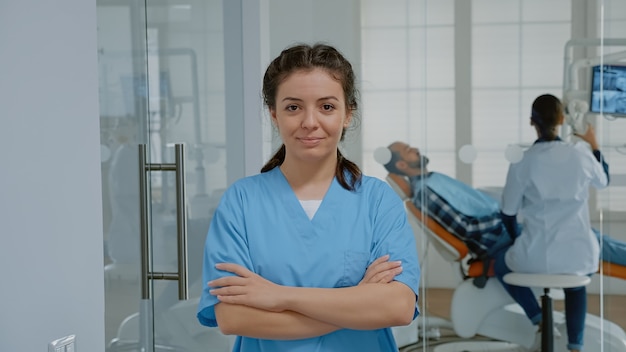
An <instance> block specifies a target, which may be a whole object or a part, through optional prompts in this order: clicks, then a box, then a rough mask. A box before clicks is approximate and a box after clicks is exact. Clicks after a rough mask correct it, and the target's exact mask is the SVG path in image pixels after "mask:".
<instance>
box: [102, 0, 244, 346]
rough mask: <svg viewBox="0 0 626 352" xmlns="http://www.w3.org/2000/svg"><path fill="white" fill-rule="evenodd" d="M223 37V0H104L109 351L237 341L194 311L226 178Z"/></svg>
mask: <svg viewBox="0 0 626 352" xmlns="http://www.w3.org/2000/svg"><path fill="white" fill-rule="evenodd" d="M223 38H224V33H223V10H222V1H221V0H183V1H181V0H141V1H139V0H98V57H99V78H100V123H101V145H102V177H103V189H102V191H103V199H104V201H103V212H104V243H105V251H106V253H105V263H104V270H105V290H106V292H105V300H106V302H105V316H106V323H105V329H106V332H105V336H106V344H107V347H106V348H107V351H216V352H217V351H219V352H221V351H230V350H231V346H232V339H231V338H229V337H226V336H224V335H222V334H221V333H220V332H219V331H218V330H217V329H209V328H206V327H203V326H200V325H199V324H198V322H197V320H196V317H195V316H196V314H195V311H196V306H197V304H198V298H199V294H200V292H201V287H202V285H203V283H202V282H201V271H202V270H201V268H202V256H203V248H204V240H205V237H206V234H207V230H208V226H209V222H210V220H211V215H212V213H213V210H214V209H215V207H216V205H217V202H218V201H219V198H220V196H221V194H222V192H223V190H224V189H225V188H226V185H227V176H226V137H225V136H226V135H227V134H226V131H225V129H226V122H225V120H226V119H225V89H224V86H225V85H224V81H225V79H224V74H223V72H224V49H223V48H224V44H223V41H224V39H223ZM231 143H234V141H231ZM232 176H233V175H231V177H232ZM239 176H241V175H239ZM142 200H143V203H142ZM140 205H141V206H140ZM144 234H145V236H144Z"/></svg>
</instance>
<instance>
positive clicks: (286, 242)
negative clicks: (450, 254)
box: [198, 167, 420, 352]
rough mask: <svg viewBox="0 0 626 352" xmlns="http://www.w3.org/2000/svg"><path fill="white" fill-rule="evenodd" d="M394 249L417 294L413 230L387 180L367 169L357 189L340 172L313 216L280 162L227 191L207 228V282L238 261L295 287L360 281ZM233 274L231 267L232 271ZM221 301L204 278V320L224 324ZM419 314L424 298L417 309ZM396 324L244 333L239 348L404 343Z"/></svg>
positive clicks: (360, 347) (373, 347) (387, 347)
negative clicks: (292, 335)
mask: <svg viewBox="0 0 626 352" xmlns="http://www.w3.org/2000/svg"><path fill="white" fill-rule="evenodd" d="M385 254H390V260H401V261H402V267H403V271H402V273H401V274H399V275H398V276H396V277H395V280H397V281H400V282H403V283H404V284H406V285H407V286H409V287H410V288H411V289H412V290H413V292H414V293H415V295H416V298H417V294H418V284H419V279H420V269H419V263H418V258H417V250H416V244H415V238H414V236H413V231H412V229H411V227H410V225H409V223H408V221H407V216H406V212H405V209H404V205H403V203H402V201H401V199H400V198H399V197H398V196H397V195H396V194H395V192H394V191H393V190H392V189H391V188H390V187H389V186H388V185H387V184H386V183H385V182H383V181H381V180H379V179H376V178H373V177H367V176H363V178H362V181H361V184H360V185H359V186H358V187H357V191H355V192H352V191H349V190H346V189H344V188H343V187H342V186H341V185H340V184H339V183H338V182H337V180H336V179H335V180H334V181H333V182H332V184H331V186H330V188H329V190H328V192H327V194H326V195H325V197H324V199H323V201H322V204H321V205H320V207H319V209H318V210H317V213H316V214H315V216H314V217H313V219H311V220H310V219H309V218H308V216H307V215H306V213H305V211H304V209H303V208H302V206H301V205H300V203H299V201H298V199H297V197H296V195H295V193H294V192H293V190H292V189H291V187H290V186H289V183H288V182H287V180H286V179H285V177H284V175H283V174H282V172H281V171H280V169H279V168H278V167H277V168H274V169H273V170H271V171H268V172H265V173H261V174H258V175H254V176H250V177H246V178H243V179H241V180H239V181H237V182H235V183H234V184H233V185H232V186H231V187H230V188H229V189H228V190H227V191H226V192H225V193H224V195H223V197H222V199H221V201H220V204H219V205H218V208H217V210H216V211H215V214H214V216H213V219H212V221H211V226H210V228H209V233H208V235H207V240H206V245H205V251H204V263H203V282H205V283H206V282H208V281H210V280H214V279H217V278H218V277H221V276H224V275H227V274H229V273H224V272H220V271H218V270H216V269H215V264H216V263H220V262H228V263H237V264H240V265H243V266H244V267H246V268H248V269H249V270H251V271H253V272H255V273H257V274H259V275H260V276H262V277H264V278H265V279H268V280H270V281H272V282H274V283H277V284H280V285H285V286H296V287H321V288H338V287H349V286H355V285H357V284H358V283H359V281H360V280H361V279H362V278H363V276H364V274H365V271H366V269H367V266H368V265H369V264H370V263H372V262H373V261H374V260H376V259H377V258H379V257H381V256H383V255H385ZM231 275H232V274H231ZM217 303H218V300H217V298H216V297H215V296H212V295H211V294H209V288H208V287H207V286H206V285H205V287H204V288H203V291H202V295H201V298H200V304H199V306H198V320H199V321H200V323H201V324H203V325H206V326H212V327H213V326H217V321H216V319H215V311H214V306H215V304H217ZM417 314H418V310H417V299H416V307H415V313H414V317H416V316H417ZM397 350H398V348H397V346H396V343H395V340H394V338H393V335H392V333H391V329H390V328H385V329H379V330H349V329H343V330H338V331H335V332H333V333H330V334H327V335H323V336H320V337H316V338H309V339H302V340H291V341H282V340H281V341H277V340H263V339H255V338H248V337H237V340H236V343H235V347H234V349H233V351H272V352H279V351H307V352H308V351H372V352H375V351H397Z"/></svg>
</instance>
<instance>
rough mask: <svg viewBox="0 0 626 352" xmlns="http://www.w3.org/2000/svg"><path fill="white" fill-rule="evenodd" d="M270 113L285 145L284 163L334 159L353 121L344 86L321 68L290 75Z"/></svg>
mask: <svg viewBox="0 0 626 352" xmlns="http://www.w3.org/2000/svg"><path fill="white" fill-rule="evenodd" d="M270 114H271V117H272V122H273V123H274V124H275V125H276V127H277V128H278V131H279V132H280V136H281V138H282V140H283V143H284V144H285V148H286V156H285V162H293V161H296V162H301V161H305V162H322V161H325V160H328V159H329V158H335V157H336V155H337V147H338V145H339V141H340V139H341V135H342V132H343V130H344V128H346V127H348V125H349V124H350V120H351V118H352V113H351V112H349V111H348V109H347V108H346V101H345V97H344V93H343V89H342V86H341V83H340V82H339V81H337V80H335V79H334V78H333V77H332V76H331V75H330V74H328V73H327V72H326V71H324V70H322V69H318V68H315V69H313V70H310V71H309V70H306V71H305V70H301V71H296V72H294V73H292V74H290V75H289V76H287V78H286V79H285V80H284V81H283V82H282V83H280V85H279V86H278V90H277V93H276V107H275V109H270Z"/></svg>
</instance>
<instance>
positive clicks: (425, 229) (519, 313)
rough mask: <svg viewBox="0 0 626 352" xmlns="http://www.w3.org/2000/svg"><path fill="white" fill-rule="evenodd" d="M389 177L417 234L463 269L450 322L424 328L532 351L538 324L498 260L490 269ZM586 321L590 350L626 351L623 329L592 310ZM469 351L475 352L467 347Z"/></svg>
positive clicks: (559, 351)
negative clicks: (500, 274)
mask: <svg viewBox="0 0 626 352" xmlns="http://www.w3.org/2000/svg"><path fill="white" fill-rule="evenodd" d="M386 180H387V182H388V183H389V185H390V186H391V187H392V188H393V189H394V190H395V191H396V193H397V194H398V195H399V196H400V197H401V198H402V199H403V201H404V205H405V208H406V211H407V215H408V218H409V221H410V222H411V226H412V227H413V229H414V232H415V234H416V236H420V235H423V236H425V237H426V239H427V241H428V244H429V245H430V244H432V246H433V247H434V248H435V249H436V250H437V252H438V253H439V254H440V255H441V256H442V257H443V259H445V260H446V261H448V262H451V263H454V264H455V265H456V266H457V267H458V268H459V271H460V273H461V283H460V284H459V285H458V286H457V287H456V288H455V289H454V293H453V295H452V302H451V307H450V320H449V321H445V320H444V321H439V320H437V319H433V320H431V321H430V322H429V323H428V325H425V326H420V329H421V330H422V331H426V330H432V329H437V328H439V327H441V328H450V327H451V328H452V330H453V331H454V333H455V334H456V335H457V336H458V337H460V338H464V339H471V338H473V337H475V336H477V335H478V336H484V337H487V338H490V339H492V340H494V342H495V343H497V342H508V343H511V344H513V345H517V346H519V347H520V348H524V349H526V350H528V349H529V348H530V347H531V346H532V344H533V342H534V340H535V335H536V333H537V327H536V326H534V325H532V324H531V322H530V320H529V319H528V318H527V317H526V315H525V314H524V311H523V310H522V308H521V307H520V306H519V305H518V304H517V303H515V301H513V299H512V298H511V297H510V296H509V294H508V293H507V292H506V291H505V290H504V288H503V287H502V285H501V284H500V282H499V281H498V280H497V279H496V278H495V277H493V276H494V273H493V263H492V262H491V263H490V265H489V266H488V267H487V268H485V267H484V263H483V262H482V261H473V260H471V259H472V258H471V256H470V255H469V249H468V247H467V246H466V245H465V243H464V242H463V241H461V240H460V239H458V238H457V237H455V236H454V235H453V234H451V233H450V232H448V231H446V230H445V229H444V228H443V227H442V226H441V225H440V224H438V223H437V222H435V221H434V220H433V219H431V218H430V217H429V216H428V215H427V214H426V213H424V212H422V211H421V210H420V209H418V208H417V207H416V206H415V204H414V203H413V202H412V200H411V195H412V190H411V187H410V184H409V182H408V180H407V179H406V178H405V177H403V176H400V175H397V174H392V173H390V174H388V175H387V177H386ZM602 265H603V272H604V274H605V275H610V276H612V277H618V278H623V279H626V267H623V266H620V265H614V264H609V263H602ZM423 271H425V269H423ZM485 275H486V277H485ZM475 280H479V281H478V282H476V281H475ZM485 280H486V281H485ZM481 286H482V288H481ZM560 293H561V294H560V296H559V295H554V296H559V297H563V293H562V291H561V292H560ZM536 294H537V296H539V295H540V294H541V292H540V291H539V290H537V291H536ZM552 318H553V321H554V324H555V325H554V326H555V329H557V330H558V332H559V333H560V335H561V339H566V338H567V337H566V336H567V332H566V328H565V315H564V313H563V312H558V311H553V316H552ZM585 323H586V326H585V336H584V341H585V350H586V351H601V350H602V349H601V347H602V346H603V347H604V351H612V352H617V351H620V352H626V333H625V332H624V330H623V329H622V328H621V327H619V326H618V325H616V324H614V323H612V322H610V321H607V320H603V319H600V317H598V316H595V315H592V314H587V317H586V321H585ZM602 331H604V333H602ZM566 345H567V343H566V340H564V341H562V342H561V341H558V340H557V342H556V343H555V346H554V351H556V352H567V348H566ZM465 346H467V347H469V345H465ZM463 350H466V351H470V350H469V349H468V348H466V347H464V348H463ZM480 350H481V351H482V349H480Z"/></svg>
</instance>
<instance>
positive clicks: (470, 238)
mask: <svg viewBox="0 0 626 352" xmlns="http://www.w3.org/2000/svg"><path fill="white" fill-rule="evenodd" d="M387 148H388V149H389V151H390V152H391V158H390V160H389V161H388V162H387V163H385V164H384V165H383V166H384V167H385V169H386V170H387V171H388V172H390V173H393V174H398V175H401V176H405V177H407V178H408V179H409V182H410V184H411V189H412V191H413V195H412V202H413V203H414V204H415V205H416V206H417V208H418V209H422V210H424V211H425V212H426V214H427V215H428V216H429V217H430V218H432V219H433V220H435V221H436V222H437V223H438V224H440V225H441V226H443V227H444V228H445V229H446V230H447V231H448V232H450V233H451V234H453V235H454V236H456V237H457V238H459V239H461V240H462V241H463V242H465V243H466V244H467V246H468V247H469V249H470V251H471V253H472V256H473V257H474V258H476V259H479V260H489V259H490V258H491V256H492V255H493V254H495V253H496V252H498V251H500V250H501V249H503V248H506V247H508V246H510V245H511V244H512V242H513V241H512V239H511V236H510V235H509V233H508V232H507V230H506V228H505V226H504V224H503V222H502V218H501V215H500V206H499V203H498V200H496V199H494V198H492V197H490V196H488V195H487V194H486V193H483V192H481V191H479V190H477V189H474V188H472V187H470V186H468V185H466V184H464V183H463V182H461V181H458V180H456V179H453V178H451V177H449V176H446V175H444V174H441V173H438V172H432V171H428V169H427V165H428V162H429V159H428V157H426V156H425V155H422V154H421V153H420V151H419V150H418V149H417V148H412V147H411V146H409V145H408V144H406V143H403V142H399V141H398V142H394V143H392V144H390V145H389V146H388V147H387ZM593 232H594V233H595V234H596V236H597V238H598V241H600V240H602V246H601V248H602V253H601V255H602V260H603V261H604V262H608V263H613V264H619V265H626V243H625V242H622V241H618V240H615V239H613V238H611V237H610V236H608V235H606V234H604V235H602V236H600V232H599V231H597V230H596V229H593Z"/></svg>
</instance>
